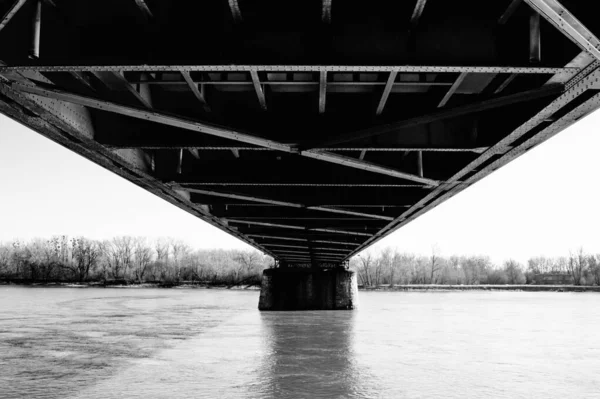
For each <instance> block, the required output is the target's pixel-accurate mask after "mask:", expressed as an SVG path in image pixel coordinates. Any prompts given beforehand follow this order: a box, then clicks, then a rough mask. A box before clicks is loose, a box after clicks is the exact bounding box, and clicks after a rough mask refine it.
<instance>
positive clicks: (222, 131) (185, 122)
mask: <svg viewBox="0 0 600 399" xmlns="http://www.w3.org/2000/svg"><path fill="white" fill-rule="evenodd" d="M12 87H13V88H14V89H17V90H20V91H22V92H25V93H31V94H35V95H38V96H42V97H48V98H54V99H58V100H63V101H67V102H71V103H74V104H78V105H83V106H86V107H90V108H95V109H99V110H102V111H108V112H114V113H117V114H120V115H125V116H129V117H132V118H138V119H143V120H149V121H151V122H155V123H160V124H163V125H168V126H173V127H177V128H181V129H186V130H191V131H195V132H199V133H204V134H209V135H212V136H216V137H222V138H225V139H229V140H235V141H240V142H244V143H248V144H254V145H259V146H262V147H266V148H272V149H275V150H278V151H284V152H293V151H292V147H291V146H290V145H287V144H281V143H277V142H275V141H271V140H267V139H263V138H261V137H257V136H252V135H250V134H245V133H241V132H237V131H235V130H232V129H230V128H227V127H222V126H218V125H212V124H208V123H204V122H197V121H193V120H190V119H185V118H182V117H178V116H173V115H169V114H164V113H160V112H156V111H152V110H143V109H139V108H134V107H130V106H127V105H121V104H117V103H113V102H110V101H105V100H99V99H95V98H92V97H87V96H81V95H78V94H73V93H69V92H66V91H63V90H58V89H55V88H52V87H50V86H46V87H43V88H42V87H40V86H39V85H38V86H32V85H26V84H23V83H13V84H12Z"/></svg>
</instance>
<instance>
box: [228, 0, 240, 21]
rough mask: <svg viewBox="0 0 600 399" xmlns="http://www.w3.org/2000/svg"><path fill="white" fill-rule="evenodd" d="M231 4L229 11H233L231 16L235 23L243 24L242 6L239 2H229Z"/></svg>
mask: <svg viewBox="0 0 600 399" xmlns="http://www.w3.org/2000/svg"><path fill="white" fill-rule="evenodd" d="M227 1H228V3H229V9H230V10H231V16H232V17H233V22H235V23H240V22H242V11H241V10H240V5H239V4H238V0H227Z"/></svg>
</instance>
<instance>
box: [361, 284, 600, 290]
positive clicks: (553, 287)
mask: <svg viewBox="0 0 600 399" xmlns="http://www.w3.org/2000/svg"><path fill="white" fill-rule="evenodd" d="M358 289H359V290H361V291H530V292H537V291H551V292H600V286H588V285H533V284H529V285H525V284H519V285H442V284H431V285H429V284H409V285H394V286H389V285H385V286H378V287H363V286H359V287H358Z"/></svg>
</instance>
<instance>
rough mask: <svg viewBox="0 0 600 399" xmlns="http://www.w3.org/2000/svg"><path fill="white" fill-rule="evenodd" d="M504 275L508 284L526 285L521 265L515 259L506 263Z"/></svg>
mask: <svg viewBox="0 0 600 399" xmlns="http://www.w3.org/2000/svg"><path fill="white" fill-rule="evenodd" d="M504 273H505V274H506V279H507V282H508V284H524V283H525V275H524V274H523V267H522V266H521V264H520V263H519V262H517V261H515V260H513V259H510V260H507V261H506V262H504Z"/></svg>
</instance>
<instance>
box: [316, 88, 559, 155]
mask: <svg viewBox="0 0 600 399" xmlns="http://www.w3.org/2000/svg"><path fill="white" fill-rule="evenodd" d="M563 89H564V86H563V85H562V84H556V85H548V86H544V87H541V88H538V89H533V90H528V91H524V92H520V93H515V94H510V95H507V96H502V97H495V98H491V99H488V100H483V101H478V102H476V103H473V104H467V105H463V106H459V107H454V108H448V109H440V110H438V111H434V112H431V113H429V114H425V115H422V116H417V117H415V118H409V119H405V120H402V121H398V122H394V123H389V124H386V125H381V126H376V127H373V128H368V129H364V130H359V131H356V132H351V133H345V134H343V135H340V136H338V137H335V138H332V139H329V140H326V141H322V142H319V143H313V144H312V145H311V146H309V147H310V148H315V147H329V146H337V145H338V144H341V143H347V142H349V141H354V140H360V139H366V138H369V137H375V136H379V135H382V134H385V133H392V132H395V131H398V130H400V129H405V128H408V127H413V126H418V125H423V124H427V123H432V122H436V121H440V120H444V119H449V118H455V117H458V116H463V115H468V114H474V113H478V112H483V111H488V110H491V109H495V108H500V107H505V106H508V105H514V104H518V103H521V102H526V101H532V100H536V99H540V98H544V97H549V96H553V95H557V94H560V93H561V92H562V91H563Z"/></svg>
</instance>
